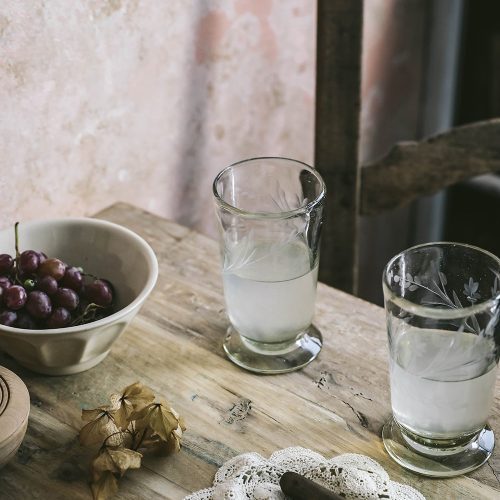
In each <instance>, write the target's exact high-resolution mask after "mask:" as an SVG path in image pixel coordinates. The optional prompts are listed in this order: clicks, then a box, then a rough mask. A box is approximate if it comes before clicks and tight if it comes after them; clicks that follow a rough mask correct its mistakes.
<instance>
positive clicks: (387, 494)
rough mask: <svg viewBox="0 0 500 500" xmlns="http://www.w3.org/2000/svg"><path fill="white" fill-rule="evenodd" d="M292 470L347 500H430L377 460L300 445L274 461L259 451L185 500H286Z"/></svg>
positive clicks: (239, 459) (236, 461) (280, 453)
mask: <svg viewBox="0 0 500 500" xmlns="http://www.w3.org/2000/svg"><path fill="white" fill-rule="evenodd" d="M286 471H294V472H298V473H299V474H302V475H303V476H305V477H308V478H309V479H312V480H314V481H315V482H317V483H319V484H321V485H322V486H324V487H326V488H329V489H330V490H332V491H334V492H335V493H337V494H339V495H343V496H344V497H345V498H346V499H350V498H353V499H354V498H356V499H368V498H369V499H372V498H373V499H377V500H380V499H391V500H392V499H401V500H425V497H424V496H423V495H422V494H420V493H419V492H418V491H417V490H415V489H414V488H411V487H410V486H406V485H403V484H400V483H396V482H394V481H391V480H390V479H389V476H388V474H387V472H386V471H385V470H384V469H383V468H382V467H381V466H380V465H379V464H378V463H377V462H375V460H372V459H371V458H368V457H365V456H363V455H356V454H353V453H347V454H345V455H339V456H337V457H334V458H331V459H329V460H327V459H325V458H324V457H323V456H322V455H320V454H319V453H315V452H314V451H311V450H307V449H305V448H300V447H296V448H285V449H284V450H279V451H276V452H274V453H273V454H272V455H271V456H270V457H269V459H268V460H266V459H265V458H264V457H262V456H261V455H259V454H258V453H245V454H243V455H238V456H237V457H234V458H232V459H231V460H229V461H227V462H226V463H225V464H224V465H223V466H222V467H221V468H220V469H219V470H218V471H217V473H216V474H215V479H214V484H213V486H212V487H211V488H206V489H204V490H200V491H197V492H196V493H193V494H191V495H188V496H187V497H185V499H184V500H212V499H213V500H240V499H241V500H248V499H255V500H264V499H266V500H284V499H285V495H284V494H283V493H282V491H281V488H280V486H279V480H280V477H281V475H282V474H284V473H285V472H286Z"/></svg>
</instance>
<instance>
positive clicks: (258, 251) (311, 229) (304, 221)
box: [213, 158, 325, 373]
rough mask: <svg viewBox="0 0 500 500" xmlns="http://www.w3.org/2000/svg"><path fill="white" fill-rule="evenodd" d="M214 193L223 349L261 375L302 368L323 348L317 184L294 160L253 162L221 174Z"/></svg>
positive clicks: (320, 186) (320, 189) (320, 185)
mask: <svg viewBox="0 0 500 500" xmlns="http://www.w3.org/2000/svg"><path fill="white" fill-rule="evenodd" d="M213 193H214V197H215V203H216V212H217V218H218V221H219V227H220V236H221V238H220V241H221V251H222V277H223V285H224V298H225V302H226V311H227V314H228V316H229V320H230V323H231V325H230V326H229V329H228V331H227V335H226V337H225V338H224V350H225V351H226V353H227V355H228V357H229V358H230V359H231V360H232V361H233V362H235V363H236V364H237V365H239V366H241V367H243V368H246V369H248V370H251V371H254V372H259V373H282V372H287V371H292V370H296V369H298V368H301V367H303V366H305V365H306V364H307V363H309V362H310V361H312V360H313V359H314V358H315V357H316V356H317V355H318V353H319V351H320V349H321V344H322V338H321V334H320V332H319V331H318V330H317V329H316V328H315V327H314V326H312V318H313V314H314V304H315V298H316V283H317V278H318V262H319V240H320V232H321V225H322V213H323V205H324V199H325V185H324V182H323V180H322V179H321V177H320V175H319V174H318V172H317V171H316V170H315V169H313V168H312V167H310V166H308V165H306V164H304V163H302V162H299V161H296V160H290V159H287V158H253V159H250V160H244V161H241V162H238V163H235V164H233V165H230V166H229V167H227V168H225V169H224V170H223V171H222V172H220V173H219V175H218V176H217V177H216V178H215V181H214V184H213Z"/></svg>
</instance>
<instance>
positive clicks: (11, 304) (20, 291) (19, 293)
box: [3, 285, 27, 311]
mask: <svg viewBox="0 0 500 500" xmlns="http://www.w3.org/2000/svg"><path fill="white" fill-rule="evenodd" d="M26 299H27V294H26V290H25V289H24V288H23V287H22V286H19V285H12V286H11V287H9V288H7V290H5V293H4V297H3V301H4V303H5V305H6V306H7V307H8V308H9V309H12V310H14V311H16V310H17V309H21V307H23V306H24V304H26Z"/></svg>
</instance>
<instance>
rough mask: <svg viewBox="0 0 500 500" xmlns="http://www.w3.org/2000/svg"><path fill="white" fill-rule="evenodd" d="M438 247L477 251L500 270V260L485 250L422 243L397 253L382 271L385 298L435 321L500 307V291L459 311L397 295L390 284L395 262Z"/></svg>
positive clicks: (470, 246) (459, 244)
mask: <svg viewBox="0 0 500 500" xmlns="http://www.w3.org/2000/svg"><path fill="white" fill-rule="evenodd" d="M438 246H443V247H444V246H456V247H462V248H468V249H472V250H475V251H477V252H479V253H481V254H483V255H486V256H488V257H490V258H491V259H493V260H494V261H496V263H497V265H498V267H499V268H500V258H499V257H497V256H496V255H495V254H493V253H491V252H489V251H488V250H484V249H483V248H480V247H477V246H475V245H469V244H468V243H459V242H455V241H432V242H428V243H421V244H420V245H415V246H412V247H409V248H407V249H405V250H402V251H401V252H399V253H397V254H396V255H394V257H392V258H391V259H390V260H389V262H387V264H386V265H385V267H384V270H383V271H382V289H383V292H384V296H390V297H391V298H392V300H393V302H396V303H397V304H398V305H399V306H400V307H401V308H402V309H404V310H405V311H408V312H411V313H414V314H417V315H418V316H426V317H429V318H434V319H458V318H463V317H464V316H472V315H475V314H478V313H481V312H484V311H485V310H488V309H490V308H492V307H498V305H499V303H500V290H499V291H498V293H497V295H496V296H494V297H490V298H489V299H487V300H484V301H482V302H479V303H477V304H473V305H470V306H467V307H460V308H457V309H442V308H435V307H429V306H423V305H420V304H417V303H415V302H413V301H411V300H408V299H407V298H405V297H399V296H398V295H397V294H395V293H394V292H393V291H392V289H391V287H390V283H388V279H387V277H388V270H389V268H390V267H391V266H392V265H393V264H394V262H395V261H396V260H397V259H398V258H400V257H402V256H403V255H404V254H407V253H408V252H411V251H414V250H418V249H421V248H425V247H428V248H432V247H438Z"/></svg>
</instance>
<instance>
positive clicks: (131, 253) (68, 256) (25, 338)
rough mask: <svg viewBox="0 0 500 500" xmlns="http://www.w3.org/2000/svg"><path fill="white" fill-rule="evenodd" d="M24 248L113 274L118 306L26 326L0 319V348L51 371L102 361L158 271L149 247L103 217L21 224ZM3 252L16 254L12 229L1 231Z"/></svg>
mask: <svg viewBox="0 0 500 500" xmlns="http://www.w3.org/2000/svg"><path fill="white" fill-rule="evenodd" d="M19 246H20V250H21V251H22V250H30V249H32V250H37V251H41V252H44V253H45V254H47V255H48V256H49V257H57V258H59V259H61V260H63V261H64V262H66V263H67V264H69V265H73V266H80V267H83V269H84V271H86V272H88V273H91V274H93V275H95V276H99V277H100V278H103V279H107V280H109V281H110V282H111V283H112V284H113V286H114V288H115V311H116V312H114V313H113V314H111V315H110V316H108V317H106V318H103V319H100V320H98V321H95V322H93V323H87V324H85V325H79V326H71V327H67V328H59V329H51V330H26V329H22V328H12V327H8V326H3V325H0V349H1V350H4V351H5V352H7V353H8V354H10V355H11V356H12V357H13V358H14V359H15V360H16V361H17V362H18V363H19V364H20V365H22V366H25V367H26V368H29V369H31V370H33V371H35V372H38V373H43V374H47V375H67V374H72V373H79V372H82V371H84V370H88V369H89V368H92V367H93V366H95V365H97V364H98V363H99V362H100V361H102V360H103V359H104V358H105V357H106V356H107V355H108V353H109V351H110V348H111V345H112V344H113V342H115V341H116V339H117V338H118V337H119V336H120V335H121V333H122V332H123V330H124V329H125V327H126V326H127V325H128V324H129V323H130V321H131V320H132V318H133V317H134V316H135V315H136V314H137V312H138V311H139V309H140V307H141V306H142V304H143V303H144V301H145V300H146V298H147V297H148V295H149V294H150V293H151V290H152V289H153V287H154V285H155V283H156V279H157V276H158V262H157V260H156V256H155V254H154V252H153V250H152V249H151V247H150V246H149V245H148V244H147V243H146V242H145V241H144V240H143V239H142V238H141V237H140V236H138V235H137V234H135V233H134V232H132V231H130V230H129V229H126V228H124V227H122V226H119V225H117V224H113V223H111V222H107V221H104V220H99V219H90V218H77V219H73V218H68V219H49V220H40V221H34V222H28V223H21V224H19ZM0 253H8V254H11V255H14V253H15V252H14V229H13V228H8V229H4V230H2V231H0Z"/></svg>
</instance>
